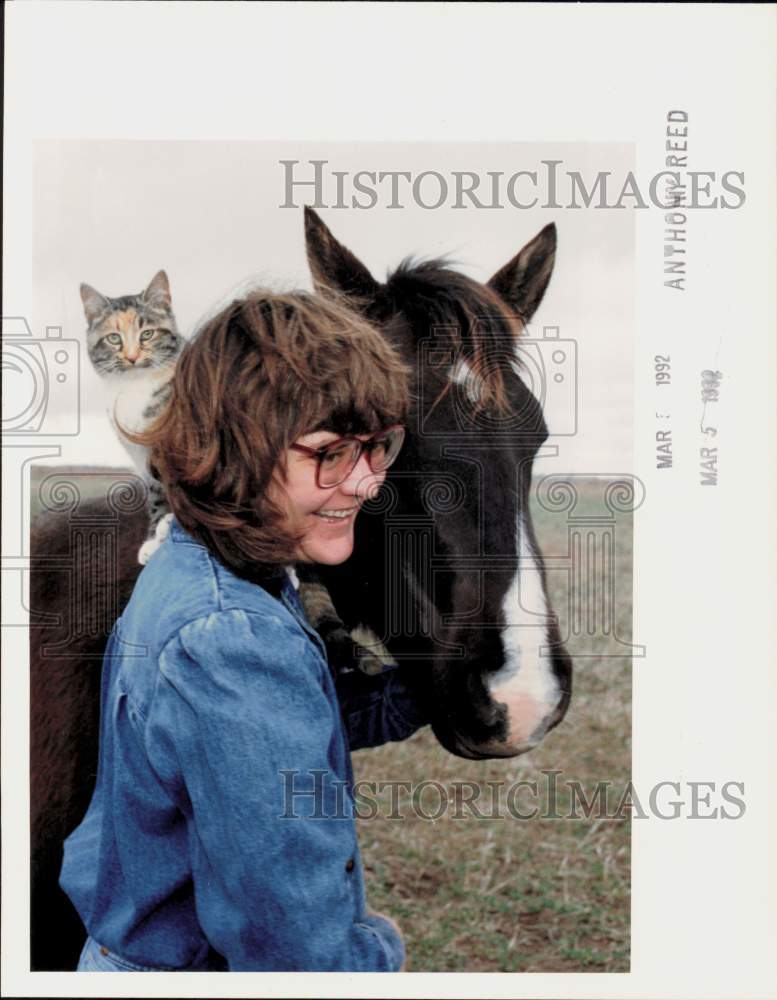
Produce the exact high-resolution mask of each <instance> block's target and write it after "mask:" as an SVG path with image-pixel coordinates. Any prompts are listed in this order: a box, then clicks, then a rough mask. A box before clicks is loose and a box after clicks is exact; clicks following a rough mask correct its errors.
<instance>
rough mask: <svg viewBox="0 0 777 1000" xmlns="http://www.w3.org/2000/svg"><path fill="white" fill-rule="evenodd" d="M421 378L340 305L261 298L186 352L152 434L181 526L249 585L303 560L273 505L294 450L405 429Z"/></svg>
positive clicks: (307, 297) (154, 454)
mask: <svg viewBox="0 0 777 1000" xmlns="http://www.w3.org/2000/svg"><path fill="white" fill-rule="evenodd" d="M408 375H409V371H408V369H407V368H406V366H405V365H404V364H403V363H402V362H401V361H400V359H399V357H398V355H397V354H396V353H395V351H394V350H393V349H392V348H391V347H390V345H389V344H388V343H387V342H386V341H385V340H384V339H383V337H382V336H381V335H380V334H379V333H378V332H377V331H376V330H375V329H374V328H373V327H372V326H371V325H370V324H368V323H367V322H366V321H365V320H364V319H362V318H361V317H359V316H358V315H356V314H355V313H354V312H353V311H351V310H350V309H348V308H346V307H345V306H344V305H343V304H342V302H340V301H338V300H337V299H336V298H335V297H334V296H327V297H322V296H320V295H315V296H314V295H312V294H310V293H307V292H290V293H286V294H277V293H274V292H269V291H266V290H257V291H254V292H252V293H251V294H249V295H248V296H247V297H245V298H243V299H239V300H236V301H233V302H232V303H230V305H228V306H227V307H226V308H225V309H223V310H222V311H221V312H220V313H219V314H218V315H217V316H215V317H214V318H213V319H211V320H209V321H208V322H207V323H205V325H204V326H203V327H202V328H201V329H200V330H199V332H198V333H197V334H196V336H195V337H194V338H193V340H191V341H190V342H189V343H188V344H187V345H186V347H185V348H184V351H183V353H182V354H181V357H180V358H179V360H178V364H177V366H176V370H175V374H174V376H173V379H172V391H171V395H170V398H169V400H168V402H167V404H166V405H165V408H164V410H163V411H162V413H161V414H160V416H159V417H158V418H157V420H156V421H155V422H154V424H153V425H152V426H151V427H150V428H149V429H148V430H147V431H145V432H143V433H140V434H135V435H130V436H131V437H132V439H133V440H135V441H137V442H139V443H142V444H146V445H148V446H149V447H150V462H151V466H152V470H153V471H154V473H155V475H157V476H158V478H159V479H160V480H161V482H162V484H163V486H164V489H165V492H166V494H167V499H168V502H169V504H170V509H171V510H172V512H173V513H174V514H175V517H176V518H177V520H178V522H179V523H180V524H181V526H182V527H183V528H184V529H185V530H186V531H187V532H189V534H191V535H192V536H193V537H195V538H197V539H198V540H199V541H201V542H202V543H203V544H204V545H205V546H206V547H207V548H208V549H209V550H210V551H211V552H212V553H213V554H214V555H215V556H216V557H217V558H218V559H219V560H220V561H221V562H223V563H224V564H225V565H227V566H228V567H229V568H230V569H232V570H233V571H234V572H236V573H238V574H239V575H241V576H245V577H249V578H252V579H263V578H264V577H266V576H267V574H268V572H269V573H270V575H272V573H273V571H274V572H275V573H277V568H278V567H279V566H280V565H281V564H283V563H287V562H289V561H291V560H292V558H293V552H294V550H295V548H296V546H297V543H298V541H299V538H298V537H297V536H295V535H293V534H292V532H291V530H290V528H289V526H288V524H286V523H285V521H286V519H285V512H284V510H283V509H282V508H281V507H279V506H278V504H277V503H276V502H273V500H271V499H270V497H269V496H268V489H267V487H268V485H269V484H270V479H271V476H272V474H273V471H274V470H275V469H276V468H280V470H281V471H283V469H284V461H285V456H286V450H287V449H288V447H289V446H290V445H291V444H293V443H294V442H295V441H296V440H297V439H298V438H300V437H301V436H302V435H304V434H308V433H310V432H312V431H317V430H331V431H333V432H335V433H337V434H369V433H372V432H374V431H376V430H379V429H380V428H382V427H385V426H387V425H389V424H394V423H401V422H403V421H404V419H405V415H406V412H407V406H408Z"/></svg>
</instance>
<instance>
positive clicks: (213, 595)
mask: <svg viewBox="0 0 777 1000" xmlns="http://www.w3.org/2000/svg"><path fill="white" fill-rule="evenodd" d="M244 619H250V620H251V621H252V622H253V625H252V627H253V628H254V629H259V630H260V631H261V630H262V629H264V630H265V631H268V632H270V633H272V632H275V631H277V629H279V628H280V629H282V630H288V629H289V628H292V629H293V628H294V624H295V623H294V620H293V618H292V617H291V616H290V614H289V612H288V610H287V609H286V607H285V606H284V604H283V602H282V601H281V600H280V599H279V595H276V594H274V593H270V592H269V591H268V590H267V589H266V588H264V587H262V586H260V585H259V584H257V583H252V582H251V581H249V580H244V579H241V578H240V577H237V576H236V575H235V574H234V573H232V572H231V571H230V570H228V569H227V568H226V567H225V566H223V565H222V564H221V563H220V562H219V561H218V560H217V559H215V558H214V557H213V555H211V553H210V552H209V551H208V550H207V549H206V548H205V546H204V545H202V544H201V543H199V542H197V541H195V540H194V539H193V538H191V536H189V535H188V534H186V532H184V531H183V530H182V529H181V528H180V527H179V526H178V525H177V524H176V523H175V522H173V525H172V527H171V531H170V534H169V536H168V537H167V539H166V540H165V541H164V543H163V544H162V545H161V546H160V548H159V549H158V550H157V551H156V552H155V553H154V555H153V556H152V557H151V559H149V561H148V563H147V565H146V566H145V568H144V569H143V571H142V572H141V574H140V576H139V578H138V581H137V584H136V586H135V590H134V592H133V594H132V598H131V600H130V603H129V605H128V607H127V609H126V611H125V613H124V615H123V616H122V620H123V623H124V627H125V628H126V627H127V626H131V623H132V622H142V623H144V627H145V628H146V629H148V628H149V624H150V623H151V622H154V629H153V632H154V638H155V642H154V645H156V646H157V647H158V648H160V649H161V648H162V647H163V646H164V645H166V644H167V642H169V641H170V640H171V639H172V638H174V637H175V636H176V635H178V634H179V633H182V632H184V630H185V632H186V634H187V635H189V636H198V635H202V636H203V637H204V639H205V640H206V641H207V642H208V644H209V645H210V644H211V643H213V642H220V641H223V639H224V638H225V637H226V636H227V635H229V634H230V633H232V632H234V631H235V623H236V622H237V621H242V620H244ZM238 631H239V630H238Z"/></svg>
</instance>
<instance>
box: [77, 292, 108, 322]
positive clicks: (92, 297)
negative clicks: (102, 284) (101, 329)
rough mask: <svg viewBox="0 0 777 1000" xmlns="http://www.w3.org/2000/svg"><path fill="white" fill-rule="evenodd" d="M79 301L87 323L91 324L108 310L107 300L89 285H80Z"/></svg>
mask: <svg viewBox="0 0 777 1000" xmlns="http://www.w3.org/2000/svg"><path fill="white" fill-rule="evenodd" d="M81 301H82V302H83V304H84V315H85V316H86V321H87V323H93V322H94V321H95V320H96V319H97V317H98V316H99V315H100V314H101V313H103V312H105V310H106V309H107V308H108V299H106V297H105V296H104V295H100V293H99V292H98V291H97V289H96V288H92V286H91V285H81Z"/></svg>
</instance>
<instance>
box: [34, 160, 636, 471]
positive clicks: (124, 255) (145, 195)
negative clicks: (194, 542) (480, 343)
mask: <svg viewBox="0 0 777 1000" xmlns="http://www.w3.org/2000/svg"><path fill="white" fill-rule="evenodd" d="M631 157H632V153H631V147H630V146H625V145H616V144H590V143H587V144H582V143H581V144H564V145H562V144H558V145H549V144H547V143H543V144H542V145H537V144H519V143H515V144H498V145H486V144H481V143H451V144H440V143H437V144H431V143H429V144H427V143H402V144H397V143H393V144H383V143H363V144H356V143H354V144H346V143H337V144H335V143H331V144H321V143H301V142H300V143H289V142H283V143H261V142H257V143H253V142H234V143H229V142H145V141H143V142H130V141H108V140H94V141H72V140H71V141H61V142H60V141H45V142H40V143H38V144H37V148H36V163H35V178H34V183H35V205H34V230H33V231H34V243H33V281H34V297H35V314H34V315H33V317H32V325H33V330H34V334H35V336H36V337H37V338H40V337H42V336H43V332H44V330H45V328H46V327H47V326H62V328H63V336H64V337H65V338H73V339H77V340H79V341H80V344H81V351H80V400H79V405H80V416H81V421H80V433H78V434H77V435H75V436H71V437H60V438H56V439H55V438H52V439H51V440H52V441H54V440H56V442H57V443H58V444H60V446H61V448H62V456H61V461H63V462H68V463H87V462H88V463H91V464H102V465H126V464H127V461H126V457H125V453H124V451H123V449H122V448H121V446H120V445H119V444H118V442H117V441H116V438H115V436H114V434H113V432H112V430H111V428H110V426H109V424H108V421H107V418H106V416H105V413H104V406H105V397H104V391H103V386H102V383H101V381H100V379H99V378H98V377H97V375H96V374H95V373H94V372H93V371H92V369H91V365H90V363H89V360H88V357H87V356H86V352H85V350H84V332H85V326H86V324H85V320H84V315H83V309H82V305H81V299H80V296H79V291H78V289H79V285H80V283H81V282H87V283H88V284H91V285H93V286H94V287H95V288H97V289H98V290H99V291H100V292H103V293H104V294H106V295H110V296H117V295H121V294H126V293H130V292H139V291H140V290H141V289H142V288H144V287H145V286H146V284H147V283H148V282H149V281H150V279H151V278H152V276H153V275H154V274H155V273H156V271H157V270H159V269H160V268H164V269H165V270H166V271H167V273H168V275H169V278H170V283H171V288H172V295H173V306H174V309H175V312H176V315H177V318H178V322H179V326H180V328H181V330H182V332H184V333H185V334H187V335H188V334H190V333H191V332H192V331H193V330H194V329H195V328H196V325H197V323H198V322H199V321H200V320H201V318H202V317H203V315H205V314H207V313H210V312H212V311H213V308H214V306H215V304H216V303H217V302H219V301H221V300H222V299H223V298H225V297H227V296H228V295H229V294H230V293H231V292H233V291H234V290H235V289H236V288H239V287H241V286H244V285H245V283H247V282H259V283H262V284H269V285H271V286H273V287H277V288H289V287H310V279H309V275H308V270H307V264H306V260H305V252H304V236H303V224H302V209H301V207H298V208H283V207H281V205H282V204H283V202H284V200H285V193H284V168H283V167H282V166H281V165H280V162H279V161H281V160H293V159H295V160H299V161H301V164H300V166H299V167H298V168H297V169H298V170H299V171H300V173H299V174H298V176H300V177H302V176H303V174H304V173H306V174H307V175H308V176H312V168H310V167H305V164H306V162H307V161H309V160H311V159H325V160H328V161H329V162H328V165H327V167H326V169H327V170H328V171H335V170H340V171H347V172H348V174H349V178H351V177H352V175H353V174H354V173H355V172H356V171H359V170H367V171H392V170H403V171H410V172H412V174H413V175H414V176H415V175H417V174H419V173H421V172H422V171H438V172H440V173H442V174H443V175H446V176H450V174H451V172H452V171H456V170H459V171H465V170H467V171H474V172H476V173H477V174H478V175H479V176H482V177H483V178H484V186H485V178H486V176H487V172H488V171H502V172H504V173H505V175H506V176H508V177H509V176H510V175H511V174H513V173H515V172H516V171H518V170H536V169H538V167H539V168H540V169H542V168H541V161H542V160H547V159H558V160H561V161H562V166H561V167H560V168H559V169H560V170H562V171H566V170H579V171H581V172H582V173H583V175H584V176H586V177H589V178H592V177H593V176H595V174H596V173H597V172H598V171H600V170H607V171H612V172H613V173H614V174H616V175H618V176H622V175H623V174H624V173H625V172H626V171H627V170H629V169H631V168H632V167H633V163H632V161H631ZM347 183H348V184H349V187H347V188H346V190H347V192H348V196H350V193H351V190H352V187H351V186H350V185H351V181H350V179H349V181H348V182H347ZM328 190H330V191H331V186H330V187H329V188H328ZM381 190H383V189H381ZM428 190H429V191H431V190H432V187H431V186H430V187H429V188H428ZM527 190H528V189H527ZM295 200H296V202H297V204H298V205H302V204H303V203H304V202H305V201H307V200H310V198H308V197H306V196H305V189H301V190H300V193H299V194H295ZM410 200H411V199H409V198H406V197H404V198H403V201H404V202H405V204H406V206H407V207H404V208H402V209H389V208H388V207H386V205H387V202H388V198H387V197H382V198H381V201H380V203H379V204H378V205H376V206H375V207H374V208H371V209H368V210H359V209H354V208H346V209H338V208H333V207H329V208H328V209H324V208H322V209H321V210H320V214H321V216H322V218H323V219H324V221H325V222H326V223H327V225H329V226H330V228H331V229H332V231H333V232H334V234H335V235H336V236H337V237H338V239H340V240H341V241H342V242H344V243H345V244H346V245H347V246H348V247H349V248H350V249H351V250H352V251H353V252H354V253H356V255H357V256H358V257H360V259H361V260H362V261H363V262H364V263H365V264H366V265H367V266H368V267H369V268H370V269H371V271H372V273H373V274H374V275H375V277H377V278H379V279H383V278H384V277H385V275H386V273H387V271H388V270H390V269H391V268H393V267H394V266H396V264H398V263H399V261H400V260H401V259H402V258H403V257H405V256H406V255H408V254H414V255H419V256H422V257H428V256H437V255H440V254H448V255H450V257H451V258H452V259H453V260H454V261H456V263H457V265H458V266H459V267H460V268H461V270H463V271H465V272H466V273H467V274H469V275H471V276H472V277H474V278H477V279H480V280H486V279H487V278H488V277H490V275H491V274H492V273H493V272H494V271H496V270H497V269H498V268H499V267H501V266H502V264H504V263H506V261H507V260H509V259H510V258H511V257H512V256H513V255H514V254H515V253H516V252H517V251H518V250H519V249H520V248H521V246H523V244H524V243H526V242H527V241H528V240H529V239H531V237H532V236H534V235H535V233H537V232H538V231H539V230H540V229H541V228H542V227H543V226H544V225H545V224H546V223H548V222H551V221H554V222H555V223H556V225H557V227H558V238H559V249H558V254H557V258H556V268H555V272H554V276H553V278H552V280H551V283H550V286H549V290H548V293H547V295H546V297H545V300H544V302H543V304H542V305H541V307H540V309H539V310H538V312H537V314H536V315H535V318H534V322H533V324H532V328H531V330H530V335H531V336H532V337H534V338H541V337H542V334H543V328H544V327H558V328H559V335H560V337H561V338H564V339H567V340H573V341H575V342H576V345H577V359H578V400H577V406H578V410H577V425H578V432H577V434H575V435H573V436H554V437H552V439H551V442H552V443H553V444H555V445H557V446H558V449H559V453H558V456H557V457H555V458H549V459H547V460H546V461H545V462H544V464H543V465H542V466H540V467H539V468H540V469H541V470H542V471H547V472H577V473H622V472H628V471H630V470H631V467H632V458H631V452H632V377H633V372H632V363H633V350H632V341H633V267H634V250H633V247H634V231H633V227H634V212H633V211H631V210H626V211H614V210H597V209H593V208H589V209H578V210H572V209H568V208H566V209H548V208H541V207H536V208H532V209H528V210H519V209H516V208H514V207H512V206H506V207H504V208H501V209H494V210H490V209H476V208H467V209H466V210H457V209H454V208H453V207H451V202H452V201H453V199H452V197H451V198H450V199H449V203H448V204H445V205H443V206H441V207H439V208H436V209H433V210H430V209H425V208H422V207H420V206H416V205H413V204H410ZM527 200H528V196H527ZM560 200H561V199H560ZM330 205H331V201H330ZM564 354H565V358H570V357H571V352H570V351H569V350H568V349H567V348H566V347H565V348H564ZM544 356H545V357H547V356H548V355H547V352H546V353H545V355H544ZM565 364H567V361H566V360H565ZM569 374H570V373H569V372H568V371H567V372H565V381H564V382H563V383H562V384H561V388H559V387H558V386H557V385H556V384H554V385H553V387H552V388H548V391H547V393H546V400H545V414H546V419H547V421H548V424H549V427H550V430H551V434H553V432H554V429H557V430H565V429H568V428H569V426H570V420H571V416H570V414H571V413H572V412H573V410H574V398H573V396H572V394H571V389H572V381H571V379H570V378H569V377H568V375H569ZM71 385H72V383H69V384H68V385H67V388H66V390H65V389H63V388H62V387H60V386H54V385H53V383H52V384H51V394H50V401H49V411H48V414H47V417H46V421H47V423H46V426H47V428H51V429H54V430H56V429H57V428H62V427H64V426H66V425H67V424H68V422H70V423H72V417H73V410H74V407H75V405H76V403H75V400H74V399H73V394H72V392H71V391H70V389H71ZM548 386H550V381H548Z"/></svg>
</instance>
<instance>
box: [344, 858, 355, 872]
mask: <svg viewBox="0 0 777 1000" xmlns="http://www.w3.org/2000/svg"><path fill="white" fill-rule="evenodd" d="M355 867H356V862H355V861H354V860H353V858H348V860H347V861H346V862H345V870H346V871H347V872H352V871H353V870H354V868H355Z"/></svg>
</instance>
